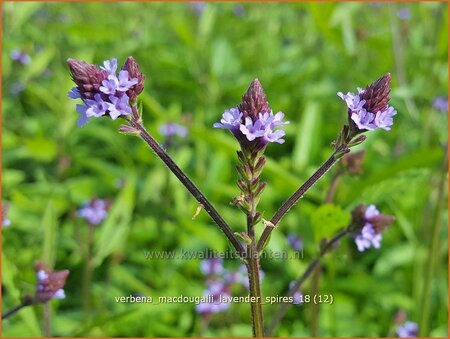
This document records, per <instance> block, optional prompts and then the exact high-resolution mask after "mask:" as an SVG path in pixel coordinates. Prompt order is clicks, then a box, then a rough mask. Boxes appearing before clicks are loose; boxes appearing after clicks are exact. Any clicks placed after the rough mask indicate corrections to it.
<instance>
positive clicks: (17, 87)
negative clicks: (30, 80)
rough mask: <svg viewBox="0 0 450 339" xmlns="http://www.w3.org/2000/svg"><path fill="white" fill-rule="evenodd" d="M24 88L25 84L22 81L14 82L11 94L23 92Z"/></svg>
mask: <svg viewBox="0 0 450 339" xmlns="http://www.w3.org/2000/svg"><path fill="white" fill-rule="evenodd" d="M24 90H25V85H24V84H23V83H22V82H20V81H17V82H14V83H12V84H11V94H12V95H17V94H19V93H20V92H23V91H24Z"/></svg>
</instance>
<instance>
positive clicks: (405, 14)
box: [397, 8, 411, 20]
mask: <svg viewBox="0 0 450 339" xmlns="http://www.w3.org/2000/svg"><path fill="white" fill-rule="evenodd" d="M397 15H398V17H399V18H400V19H401V20H409V19H410V18H411V11H410V10H409V8H400V10H399V11H398V13H397Z"/></svg>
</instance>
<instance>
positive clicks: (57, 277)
mask: <svg viewBox="0 0 450 339" xmlns="http://www.w3.org/2000/svg"><path fill="white" fill-rule="evenodd" d="M35 270H36V275H37V278H38V285H37V288H36V294H35V300H36V301H37V302H40V303H46V302H47V301H49V300H50V299H52V298H56V299H63V298H64V297H65V294H64V290H63V287H64V285H65V284H66V280H67V276H68V275H69V270H63V271H58V272H56V271H51V270H50V269H49V268H48V267H47V265H45V264H44V263H43V262H42V261H39V262H37V263H36V264H35Z"/></svg>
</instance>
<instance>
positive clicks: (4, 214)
mask: <svg viewBox="0 0 450 339" xmlns="http://www.w3.org/2000/svg"><path fill="white" fill-rule="evenodd" d="M8 210H9V204H8V203H3V204H2V227H9V226H11V220H9V219H8Z"/></svg>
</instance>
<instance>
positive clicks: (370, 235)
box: [355, 224, 381, 252]
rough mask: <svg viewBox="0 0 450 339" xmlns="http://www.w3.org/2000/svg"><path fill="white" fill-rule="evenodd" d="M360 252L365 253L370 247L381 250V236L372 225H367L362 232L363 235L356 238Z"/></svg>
mask: <svg viewBox="0 0 450 339" xmlns="http://www.w3.org/2000/svg"><path fill="white" fill-rule="evenodd" d="M355 243H356V246H357V247H358V251H360V252H363V251H365V250H366V249H369V248H370V247H374V248H377V249H378V248H380V246H381V244H380V243H381V234H379V233H377V232H376V231H375V229H374V228H373V226H372V225H371V224H366V225H365V226H364V227H363V229H362V230H361V234H359V235H357V236H356V238H355Z"/></svg>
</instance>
